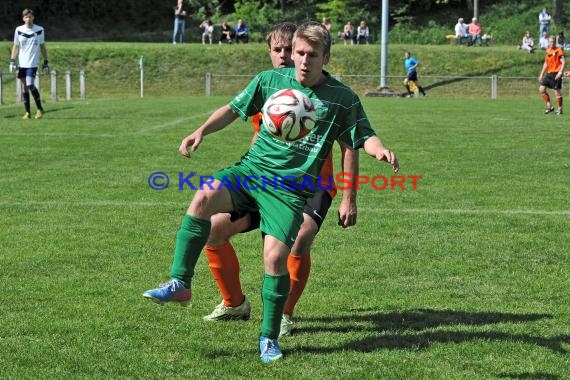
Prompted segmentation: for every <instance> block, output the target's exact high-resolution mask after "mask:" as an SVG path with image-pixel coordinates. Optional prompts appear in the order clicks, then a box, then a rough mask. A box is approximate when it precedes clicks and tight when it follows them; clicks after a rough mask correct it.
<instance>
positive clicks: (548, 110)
mask: <svg viewBox="0 0 570 380" xmlns="http://www.w3.org/2000/svg"><path fill="white" fill-rule="evenodd" d="M553 111H554V107H550V108H547V109H545V110H544V114H545V115H548V114H549V113H551V112H553Z"/></svg>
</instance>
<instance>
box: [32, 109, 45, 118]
mask: <svg viewBox="0 0 570 380" xmlns="http://www.w3.org/2000/svg"><path fill="white" fill-rule="evenodd" d="M42 117H44V111H43V110H37V111H36V116H35V117H34V118H35V119H41V118H42Z"/></svg>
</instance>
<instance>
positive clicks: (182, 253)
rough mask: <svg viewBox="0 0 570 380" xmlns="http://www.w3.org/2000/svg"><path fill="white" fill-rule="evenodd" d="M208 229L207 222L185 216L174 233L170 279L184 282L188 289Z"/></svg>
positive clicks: (208, 233)
mask: <svg viewBox="0 0 570 380" xmlns="http://www.w3.org/2000/svg"><path fill="white" fill-rule="evenodd" d="M210 227H211V223H210V221H209V220H204V219H199V218H196V217H193V216H191V215H188V214H187V215H185V216H184V218H183V219H182V225H181V226H180V229H179V230H178V232H177V233H176V247H175V248H174V259H173V260H172V268H171V269H170V277H171V278H176V279H178V280H182V281H184V283H185V284H186V287H188V288H189V287H190V285H191V282H192V277H193V276H194V268H195V267H196V262H197V261H198V257H200V252H202V248H204V245H206V242H207V241H208V236H209V235H210Z"/></svg>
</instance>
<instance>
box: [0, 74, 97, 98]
mask: <svg viewBox="0 0 570 380" xmlns="http://www.w3.org/2000/svg"><path fill="white" fill-rule="evenodd" d="M16 75H17V73H10V74H4V73H2V72H0V104H4V80H5V79H7V77H8V76H11V77H13V79H14V83H15V87H16V92H15V95H16V103H21V102H22V101H23V98H22V85H21V82H20V81H19V80H18V79H17V77H16ZM63 76H64V80H65V100H71V99H72V96H71V95H72V94H71V88H72V87H71V79H72V75H71V72H70V71H66V72H65V73H64V74H63ZM42 77H43V78H45V77H46V75H39V73H38V75H36V77H35V79H34V85H35V86H36V88H37V89H38V91H41V84H42ZM49 78H50V95H51V100H52V101H54V102H56V101H58V99H59V98H58V93H57V82H58V77H57V72H56V71H55V70H54V71H52V72H51V73H50V75H49ZM79 98H80V99H82V100H83V99H86V80H85V71H83V70H81V71H80V72H79Z"/></svg>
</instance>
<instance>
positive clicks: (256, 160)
mask: <svg viewBox="0 0 570 380" xmlns="http://www.w3.org/2000/svg"><path fill="white" fill-rule="evenodd" d="M330 48H331V36H330V34H329V32H328V31H327V30H326V29H325V28H324V27H323V26H322V25H321V24H320V23H317V22H308V23H305V24H303V25H301V26H300V27H299V28H298V29H297V31H296V32H295V35H294V37H293V54H292V58H293V61H294V63H295V67H294V68H282V69H273V70H269V71H263V72H261V73H259V74H258V75H257V76H256V77H255V78H254V79H253V80H252V81H251V82H250V83H249V84H248V85H247V87H246V88H245V89H244V90H243V91H242V92H241V93H240V94H238V96H236V97H235V98H234V99H233V100H232V101H231V102H230V103H229V104H228V105H225V106H222V107H221V108H219V109H218V110H216V111H214V113H213V114H212V115H211V116H210V117H209V118H208V119H207V120H206V122H205V123H204V124H203V125H202V126H201V127H200V128H198V129H197V130H196V131H194V132H193V133H191V134H190V135H188V136H187V137H186V138H184V139H183V140H182V142H181V144H180V147H179V151H180V153H181V154H182V155H184V156H186V157H190V152H194V151H195V150H196V149H197V148H198V147H199V146H200V144H201V143H202V141H203V139H204V138H205V137H206V136H207V135H209V134H211V133H214V132H217V131H219V130H221V129H223V128H225V127H226V126H228V125H229V124H230V123H232V122H233V121H234V120H236V119H237V118H238V117H241V118H242V119H244V120H246V119H247V118H248V117H250V116H253V115H255V114H257V113H258V112H260V110H261V109H262V107H263V104H264V103H265V101H266V100H267V99H268V98H269V97H270V96H271V95H272V94H273V93H275V92H277V91H279V90H281V89H287V88H292V89H297V90H299V91H302V92H303V93H305V94H306V95H307V96H309V98H310V99H311V101H312V102H313V104H314V106H315V108H316V113H317V121H316V124H315V127H314V128H313V129H312V130H311V133H310V134H309V135H307V136H305V137H304V138H302V139H300V140H297V141H294V142H288V143H285V142H282V141H279V140H277V139H275V138H273V137H272V136H271V135H270V134H269V133H268V132H267V131H265V130H261V131H260V133H259V135H258V138H257V140H256V141H255V143H254V144H253V145H252V147H251V148H250V150H249V151H248V152H247V153H246V154H245V155H244V156H243V157H242V159H241V161H240V162H239V163H237V164H235V165H233V166H231V167H228V168H225V169H222V170H220V171H218V172H216V173H215V174H214V178H215V180H214V181H213V182H212V186H211V187H208V186H205V187H202V188H201V189H199V190H197V191H196V193H195V195H194V198H193V199H192V202H191V203H190V206H189V207H188V210H187V212H186V215H185V216H184V218H183V220H182V225H181V227H180V229H179V230H178V233H177V236H176V246H175V250H174V259H173V263H172V267H171V271H170V277H171V279H170V281H169V282H168V283H166V284H164V285H161V286H159V287H158V288H156V289H151V290H148V291H146V292H144V293H143V296H144V297H145V298H148V299H151V300H153V301H155V302H157V303H164V302H179V303H182V304H186V303H188V302H189V301H190V298H191V290H190V289H191V282H192V277H193V275H194V268H195V266H196V262H197V260H198V257H199V255H200V252H201V251H202V249H203V247H204V245H205V243H206V241H207V239H208V235H209V233H210V226H211V224H210V218H211V216H212V215H214V214H216V213H220V212H232V211H238V212H249V211H259V213H260V215H261V221H260V230H261V231H262V232H263V233H264V243H263V257H264V270H265V275H264V278H263V284H262V290H261V295H262V300H263V321H262V325H261V332H260V336H259V351H260V359H261V361H262V362H264V363H272V362H275V361H277V360H280V359H282V357H283V354H282V353H281V349H280V347H279V344H278V342H277V337H278V336H279V330H280V324H281V317H282V314H283V307H284V305H285V301H286V300H287V294H288V292H289V281H290V280H289V274H288V272H287V257H288V255H289V252H290V249H291V246H292V244H293V242H294V241H295V237H296V236H297V233H298V231H299V227H300V225H301V223H302V222H303V206H304V204H305V201H306V199H307V198H308V197H310V196H311V195H312V194H313V192H314V190H315V189H314V188H312V189H311V187H310V186H307V185H306V178H313V179H314V180H315V183H317V181H318V175H319V172H320V169H321V166H322V164H323V162H324V161H325V159H326V158H327V156H328V154H329V152H330V151H331V149H332V146H333V143H334V141H335V140H336V141H338V142H340V143H341V144H344V145H345V146H347V147H349V148H350V149H359V148H363V149H364V151H365V152H366V153H367V154H369V155H370V156H372V157H374V158H376V159H377V160H380V161H386V162H388V163H389V164H390V165H392V167H393V169H394V171H396V172H397V171H398V170H399V164H398V160H397V159H396V156H395V154H394V153H393V152H392V151H390V150H388V149H387V148H385V147H384V145H383V144H382V142H381V141H380V139H379V138H378V137H377V136H376V134H375V132H374V130H373V129H372V127H371V125H370V122H369V121H368V118H367V116H366V113H365V112H364V109H363V107H362V104H361V103H360V99H359V98H358V96H357V95H356V94H355V93H354V92H353V91H352V90H351V89H350V88H349V87H347V86H345V85H343V84H342V83H341V82H339V81H337V80H335V79H334V78H332V77H331V76H330V75H329V74H328V73H327V72H326V71H324V70H323V66H324V65H325V64H327V63H328V61H329V58H330ZM244 178H247V179H248V180H247V184H245V183H243V182H242V180H243V179H244ZM267 179H272V180H273V181H274V182H273V184H275V186H274V185H273V184H269V185H268V184H267V182H266V180H267ZM285 183H286V184H287V185H286V186H283V185H284V184H285Z"/></svg>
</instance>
